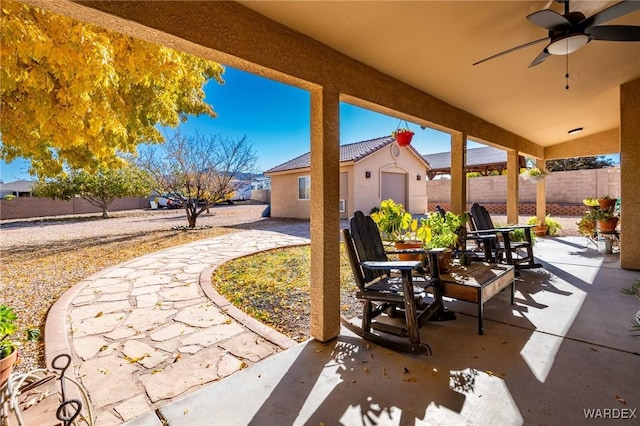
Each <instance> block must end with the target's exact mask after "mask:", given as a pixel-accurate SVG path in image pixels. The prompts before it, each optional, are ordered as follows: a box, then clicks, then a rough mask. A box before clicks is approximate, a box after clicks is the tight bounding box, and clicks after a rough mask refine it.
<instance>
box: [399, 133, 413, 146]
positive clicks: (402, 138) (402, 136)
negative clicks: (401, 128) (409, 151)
mask: <svg viewBox="0 0 640 426" xmlns="http://www.w3.org/2000/svg"><path fill="white" fill-rule="evenodd" d="M412 139H413V132H402V133H396V142H398V145H400V146H409V145H410V144H411V140H412Z"/></svg>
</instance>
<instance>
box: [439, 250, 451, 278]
mask: <svg viewBox="0 0 640 426" xmlns="http://www.w3.org/2000/svg"><path fill="white" fill-rule="evenodd" d="M452 255H453V252H451V251H445V252H444V253H442V254H439V255H438V269H440V273H441V274H444V273H447V272H449V266H451V256H452Z"/></svg>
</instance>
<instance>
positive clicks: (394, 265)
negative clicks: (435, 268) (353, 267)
mask: <svg viewBox="0 0 640 426" xmlns="http://www.w3.org/2000/svg"><path fill="white" fill-rule="evenodd" d="M360 265H361V266H362V267H363V268H367V269H383V270H384V269H398V270H401V271H402V270H404V271H406V270H412V269H418V267H420V266H421V265H422V262H420V261H418V260H397V261H396V260H392V261H388V262H375V261H372V260H368V261H366V262H360Z"/></svg>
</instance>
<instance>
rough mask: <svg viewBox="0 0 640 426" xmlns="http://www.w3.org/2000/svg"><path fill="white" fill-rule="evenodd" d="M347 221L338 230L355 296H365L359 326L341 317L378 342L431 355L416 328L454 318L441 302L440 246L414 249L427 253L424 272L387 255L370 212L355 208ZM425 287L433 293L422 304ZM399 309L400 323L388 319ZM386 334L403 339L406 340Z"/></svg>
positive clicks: (418, 266) (415, 263)
mask: <svg viewBox="0 0 640 426" xmlns="http://www.w3.org/2000/svg"><path fill="white" fill-rule="evenodd" d="M349 224H350V228H348V229H347V228H345V229H342V238H343V242H344V244H345V247H346V252H347V256H348V258H349V262H350V265H351V269H352V271H353V275H354V277H355V281H356V284H357V286H358V291H357V293H356V297H357V298H358V299H361V300H363V301H364V306H363V311H362V326H361V327H357V326H355V325H354V324H353V323H351V322H350V321H348V320H346V319H343V323H344V325H345V326H346V327H347V328H349V329H350V330H351V331H353V332H354V333H356V334H358V335H360V336H361V337H363V338H364V339H365V340H369V341H372V342H374V343H377V344H379V345H381V346H384V347H388V348H390V349H393V350H398V351H402V352H410V353H416V354H423V353H426V354H431V348H430V347H429V345H427V344H426V343H423V342H421V341H420V335H419V329H420V327H421V326H422V325H424V323H426V321H428V320H434V319H435V320H447V319H453V318H455V314H453V312H445V310H444V305H443V304H442V283H441V282H440V279H439V275H440V274H439V270H438V259H437V255H438V253H441V252H442V250H440V249H437V250H429V251H424V250H421V249H420V250H419V252H421V253H424V254H425V255H426V257H427V263H428V269H429V274H428V275H427V274H426V273H425V269H424V267H423V264H422V262H421V261H396V260H389V259H388V257H387V252H385V249H384V245H383V243H382V239H381V237H380V233H379V231H378V227H377V225H376V224H375V222H374V221H373V219H371V217H370V216H365V215H364V214H363V213H362V212H361V211H356V212H355V213H354V216H353V217H352V218H351V219H350V221H349ZM411 252H414V253H415V252H417V251H416V250H412V251H411ZM405 253H406V252H405ZM427 288H429V290H430V291H431V292H432V293H433V301H432V302H431V303H427V301H428V299H427V294H426V293H427ZM399 312H404V324H401V325H398V324H396V323H397V322H398V321H394V320H393V319H392V318H394V317H396V316H397V315H398V313H399ZM385 317H386V318H385ZM390 319H391V320H390ZM387 335H395V336H400V337H402V338H408V342H406V341H402V340H399V339H393V338H390V337H391V336H388V337H387Z"/></svg>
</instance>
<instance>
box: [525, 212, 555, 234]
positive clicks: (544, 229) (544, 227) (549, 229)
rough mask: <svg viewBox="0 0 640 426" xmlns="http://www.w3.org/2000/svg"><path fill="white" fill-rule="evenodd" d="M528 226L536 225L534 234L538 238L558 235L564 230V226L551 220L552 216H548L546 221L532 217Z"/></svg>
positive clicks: (528, 221) (528, 220)
mask: <svg viewBox="0 0 640 426" xmlns="http://www.w3.org/2000/svg"><path fill="white" fill-rule="evenodd" d="M527 225H534V227H533V232H534V233H535V235H536V236H537V237H544V236H545V235H557V234H558V232H559V231H560V230H561V229H562V225H561V224H560V222H558V221H557V220H555V219H552V218H551V215H549V214H548V215H547V216H546V217H545V218H544V220H538V218H537V217H536V216H532V217H530V218H529V219H527Z"/></svg>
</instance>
